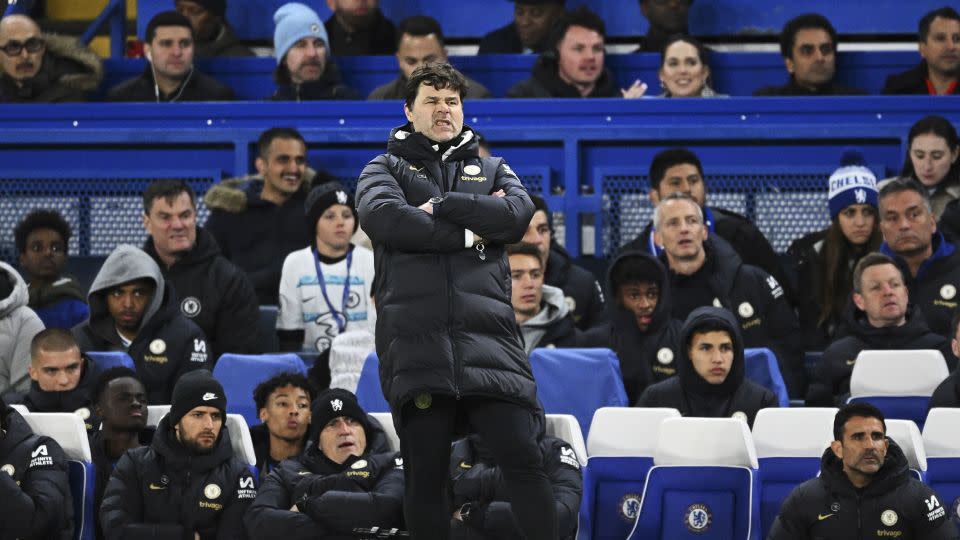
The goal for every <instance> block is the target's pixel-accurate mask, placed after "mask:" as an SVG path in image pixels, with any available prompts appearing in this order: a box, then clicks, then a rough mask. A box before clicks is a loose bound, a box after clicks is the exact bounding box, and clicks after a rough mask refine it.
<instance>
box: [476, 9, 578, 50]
mask: <svg viewBox="0 0 960 540" xmlns="http://www.w3.org/2000/svg"><path fill="white" fill-rule="evenodd" d="M564 2H565V0H514V6H513V22H511V23H510V24H508V25H506V26H503V27H501V28H497V29H496V30H494V31H492V32H489V33H487V34H486V35H484V36H483V38H482V39H481V40H480V49H479V50H478V51H477V54H529V53H537V54H539V53H542V52H543V51H545V50H547V49H548V48H549V41H550V39H549V38H550V31H551V29H552V28H553V26H554V25H555V24H556V23H557V21H559V20H560V17H562V16H563V14H564V9H563V4H564Z"/></svg>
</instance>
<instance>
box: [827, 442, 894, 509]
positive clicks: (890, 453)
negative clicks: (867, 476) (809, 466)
mask: <svg viewBox="0 0 960 540" xmlns="http://www.w3.org/2000/svg"><path fill="white" fill-rule="evenodd" d="M887 441H889V443H890V444H889V446H888V447H887V457H886V459H884V461H883V465H882V466H881V467H880V470H879V471H877V473H876V474H875V475H874V476H873V480H872V481H871V482H870V484H868V485H867V487H865V488H864V489H863V495H865V496H879V495H883V494H886V493H890V492H891V491H893V490H894V489H895V488H896V487H897V486H898V485H900V484H902V483H904V482H906V481H907V480H908V479H909V466H908V464H907V458H906V456H904V455H903V450H901V449H900V446H898V445H897V443H896V442H894V441H893V440H892V439H889V438H888V439H887ZM820 478H821V479H822V480H823V482H825V483H826V484H827V486H828V488H829V489H830V491H831V492H841V491H843V492H848V493H852V492H855V491H856V488H854V487H853V484H851V483H850V480H849V479H848V478H847V475H846V474H845V473H844V472H843V462H842V461H841V460H840V458H838V457H837V456H836V455H834V453H833V450H832V449H830V448H827V449H826V450H825V451H824V452H823V457H821V458H820Z"/></svg>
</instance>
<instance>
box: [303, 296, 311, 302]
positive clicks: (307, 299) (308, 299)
mask: <svg viewBox="0 0 960 540" xmlns="http://www.w3.org/2000/svg"><path fill="white" fill-rule="evenodd" d="M313 299H314V297H313V296H311V297H310V298H304V299H303V302H304V303H307V302H309V301H311V300H313Z"/></svg>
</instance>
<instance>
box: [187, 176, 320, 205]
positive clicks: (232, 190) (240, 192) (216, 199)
mask: <svg viewBox="0 0 960 540" xmlns="http://www.w3.org/2000/svg"><path fill="white" fill-rule="evenodd" d="M303 177H304V181H303V182H301V183H300V192H302V193H303V194H306V193H308V192H309V191H310V188H311V187H313V185H314V184H315V183H316V182H317V181H319V179H317V178H316V177H317V171H315V170H313V169H311V168H310V167H307V169H306V171H305V172H304V173H303ZM261 191H263V176H262V175H260V174H248V175H246V176H235V177H233V178H227V179H224V180H221V181H220V183H218V184H215V185H214V186H213V187H211V188H210V189H208V190H207V193H206V194H205V195H204V196H203V203H204V204H206V205H207V208H209V209H211V210H214V209H216V210H223V211H224V212H230V213H231V214H239V213H242V212H244V211H245V210H246V209H247V204H248V202H249V201H250V197H252V196H257V197H259V195H260V192H261Z"/></svg>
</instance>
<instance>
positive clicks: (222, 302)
mask: <svg viewBox="0 0 960 540" xmlns="http://www.w3.org/2000/svg"><path fill="white" fill-rule="evenodd" d="M143 250H144V251H146V252H147V254H148V255H150V256H151V257H153V260H154V261H156V262H157V264H158V265H159V266H160V271H161V272H162V273H163V277H165V278H166V279H167V282H168V283H170V284H171V285H172V286H173V289H174V290H175V291H176V293H177V294H176V296H174V298H176V301H177V302H178V303H179V308H180V313H182V314H183V315H185V316H186V317H188V318H190V319H191V320H193V322H194V323H196V325H197V326H199V327H200V329H201V330H203V333H204V335H205V336H206V338H207V354H208V355H209V356H208V357H209V358H210V359H211V360H213V361H214V362H216V360H215V359H216V358H219V356H220V354H222V353H225V352H231V353H238V354H257V353H259V352H260V343H259V341H258V334H257V321H258V320H259V317H260V314H259V311H258V309H257V295H256V293H254V290H253V285H251V284H250V280H249V279H248V278H247V276H246V274H244V273H243V271H242V270H240V269H239V268H237V267H236V266H234V264H233V263H231V262H230V261H228V260H227V259H226V258H225V257H223V256H222V255H221V254H220V248H219V247H218V246H217V242H216V240H214V239H213V236H212V235H211V234H210V233H209V232H207V230H206V229H203V228H201V227H197V241H196V243H195V244H194V245H193V249H191V250H190V251H188V252H187V253H186V254H185V255H184V256H183V257H182V258H181V259H180V260H178V261H177V262H175V263H174V264H173V266H171V267H169V268H167V267H166V266H165V265H164V264H163V262H162V261H161V260H160V256H159V255H157V250H156V248H155V247H154V246H153V239H152V238H147V241H146V244H144V247H143Z"/></svg>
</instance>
